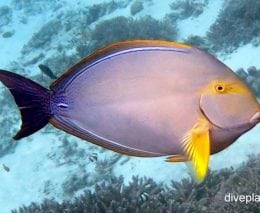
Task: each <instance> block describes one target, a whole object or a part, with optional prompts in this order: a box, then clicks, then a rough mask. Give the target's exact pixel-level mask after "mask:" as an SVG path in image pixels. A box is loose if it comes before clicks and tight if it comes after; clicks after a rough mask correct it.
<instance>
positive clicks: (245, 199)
mask: <svg viewBox="0 0 260 213" xmlns="http://www.w3.org/2000/svg"><path fill="white" fill-rule="evenodd" d="M224 200H225V202H241V203H246V204H248V203H250V202H260V195H257V194H255V193H252V194H247V195H236V194H233V193H228V194H226V195H225V197H224Z"/></svg>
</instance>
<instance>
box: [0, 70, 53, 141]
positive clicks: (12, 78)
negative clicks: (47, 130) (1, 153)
mask: <svg viewBox="0 0 260 213" xmlns="http://www.w3.org/2000/svg"><path fill="white" fill-rule="evenodd" d="M0 81H1V82H2V83H3V84H4V85H5V86H6V87H7V88H8V89H9V90H10V92H11V93H12V95H13V97H14V99H15V102H16V104H17V106H18V107H19V109H20V112H21V119H22V125H21V128H20V130H19V132H18V133H17V134H16V135H15V136H14V137H13V138H14V139H15V140H18V139H21V138H23V137H26V136H29V135H31V134H33V133H34V132H36V131H38V130H40V129H41V128H43V127H44V126H45V125H46V124H47V123H48V122H49V119H50V118H51V116H52V115H51V110H50V94H51V92H50V90H48V89H46V88H44V87H42V86H41V85H39V84H37V83H35V82H33V81H32V80H29V79H27V78H24V77H22V76H20V75H17V74H15V73H12V72H8V71H5V70H0Z"/></svg>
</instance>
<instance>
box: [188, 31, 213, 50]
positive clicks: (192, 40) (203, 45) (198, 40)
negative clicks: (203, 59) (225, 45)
mask: <svg viewBox="0 0 260 213" xmlns="http://www.w3.org/2000/svg"><path fill="white" fill-rule="evenodd" d="M184 42H185V43H187V44H191V45H194V46H196V47H198V48H200V49H203V50H205V51H207V52H209V53H210V54H212V55H214V53H213V52H212V51H211V49H210V48H209V44H208V42H207V40H206V39H205V38H203V37H200V36H197V35H191V36H189V37H188V38H186V39H185V40H184Z"/></svg>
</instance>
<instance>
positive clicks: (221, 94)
mask: <svg viewBox="0 0 260 213" xmlns="http://www.w3.org/2000/svg"><path fill="white" fill-rule="evenodd" d="M218 89H219V91H218ZM200 108H201V110H202V111H203V112H204V114H205V115H206V117H207V118H208V119H209V120H210V121H211V123H213V124H214V125H216V126H218V127H220V128H232V127H236V126H240V125H243V124H246V123H249V121H250V118H252V116H253V114H254V113H255V112H256V110H257V102H256V100H255V99H254V97H253V95H252V93H251V92H250V90H249V89H248V88H246V87H245V86H243V85H240V84H232V86H230V85H227V84H221V86H218V84H216V83H215V84H214V85H211V89H207V90H206V91H204V92H203V93H202V95H201V99H200Z"/></svg>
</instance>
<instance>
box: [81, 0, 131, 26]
mask: <svg viewBox="0 0 260 213" xmlns="http://www.w3.org/2000/svg"><path fill="white" fill-rule="evenodd" d="M127 5H128V1H110V2H104V3H101V4H94V5H92V6H90V7H88V8H87V10H86V12H85V13H86V17H85V19H86V24H92V23H93V22H95V21H97V20H98V19H99V18H100V17H102V16H104V15H107V14H110V13H112V12H114V11H115V10H116V9H118V8H125V7H127Z"/></svg>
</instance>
